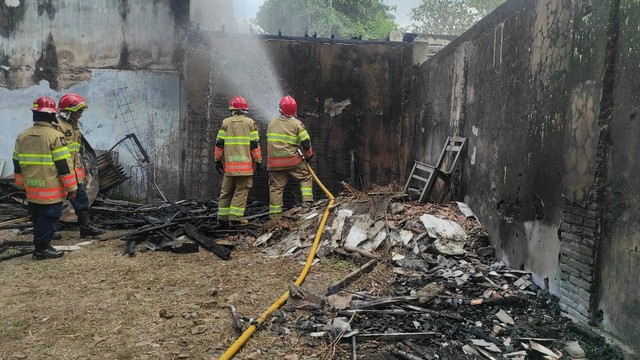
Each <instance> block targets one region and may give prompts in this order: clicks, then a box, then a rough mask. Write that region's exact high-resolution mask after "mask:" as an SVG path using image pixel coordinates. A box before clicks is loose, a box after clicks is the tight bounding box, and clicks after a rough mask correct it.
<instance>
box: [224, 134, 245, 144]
mask: <svg viewBox="0 0 640 360" xmlns="http://www.w3.org/2000/svg"><path fill="white" fill-rule="evenodd" d="M249 142H250V139H249V137H248V136H227V137H225V138H224V144H225V145H249Z"/></svg>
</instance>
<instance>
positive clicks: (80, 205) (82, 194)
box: [69, 184, 89, 215]
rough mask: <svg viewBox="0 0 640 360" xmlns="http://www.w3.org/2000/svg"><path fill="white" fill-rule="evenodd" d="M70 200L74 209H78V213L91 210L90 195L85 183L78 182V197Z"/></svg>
mask: <svg viewBox="0 0 640 360" xmlns="http://www.w3.org/2000/svg"><path fill="white" fill-rule="evenodd" d="M69 202H71V206H73V209H74V210H75V211H76V215H79V214H80V213H86V212H87V211H89V197H88V196H87V191H86V190H85V188H84V184H78V191H76V197H75V199H73V200H69Z"/></svg>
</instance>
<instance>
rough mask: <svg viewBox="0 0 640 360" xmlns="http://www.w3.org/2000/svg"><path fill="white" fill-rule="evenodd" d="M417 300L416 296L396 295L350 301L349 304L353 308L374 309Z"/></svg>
mask: <svg viewBox="0 0 640 360" xmlns="http://www.w3.org/2000/svg"><path fill="white" fill-rule="evenodd" d="M417 300H418V297H417V296H396V297H388V298H382V299H378V300H373V301H352V302H351V306H352V308H353V309H375V308H384V307H390V306H394V305H402V304H406V303H408V302H413V301H417Z"/></svg>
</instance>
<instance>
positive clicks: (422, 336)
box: [356, 331, 437, 341]
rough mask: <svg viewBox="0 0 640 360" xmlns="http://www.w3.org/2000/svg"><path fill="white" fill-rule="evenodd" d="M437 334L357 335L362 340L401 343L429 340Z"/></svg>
mask: <svg viewBox="0 0 640 360" xmlns="http://www.w3.org/2000/svg"><path fill="white" fill-rule="evenodd" d="M436 334H437V333H435V332H431V331H430V332H413V333H381V334H362V333H359V334H358V335H356V336H357V337H358V339H360V340H386V341H400V340H406V339H429V338H432V337H435V336H436Z"/></svg>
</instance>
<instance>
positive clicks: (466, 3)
mask: <svg viewBox="0 0 640 360" xmlns="http://www.w3.org/2000/svg"><path fill="white" fill-rule="evenodd" d="M504 1H505V0H422V4H420V5H419V6H418V7H416V8H414V9H412V10H411V20H413V21H414V28H413V31H415V32H416V33H421V34H435V35H460V34H462V33H463V32H465V31H466V30H467V29H469V28H470V27H471V26H472V25H473V24H475V23H476V22H478V20H480V19H482V18H483V17H485V16H486V15H487V14H489V13H490V12H492V11H493V10H494V9H495V8H496V7H498V5H500V4H502V3H504Z"/></svg>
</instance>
